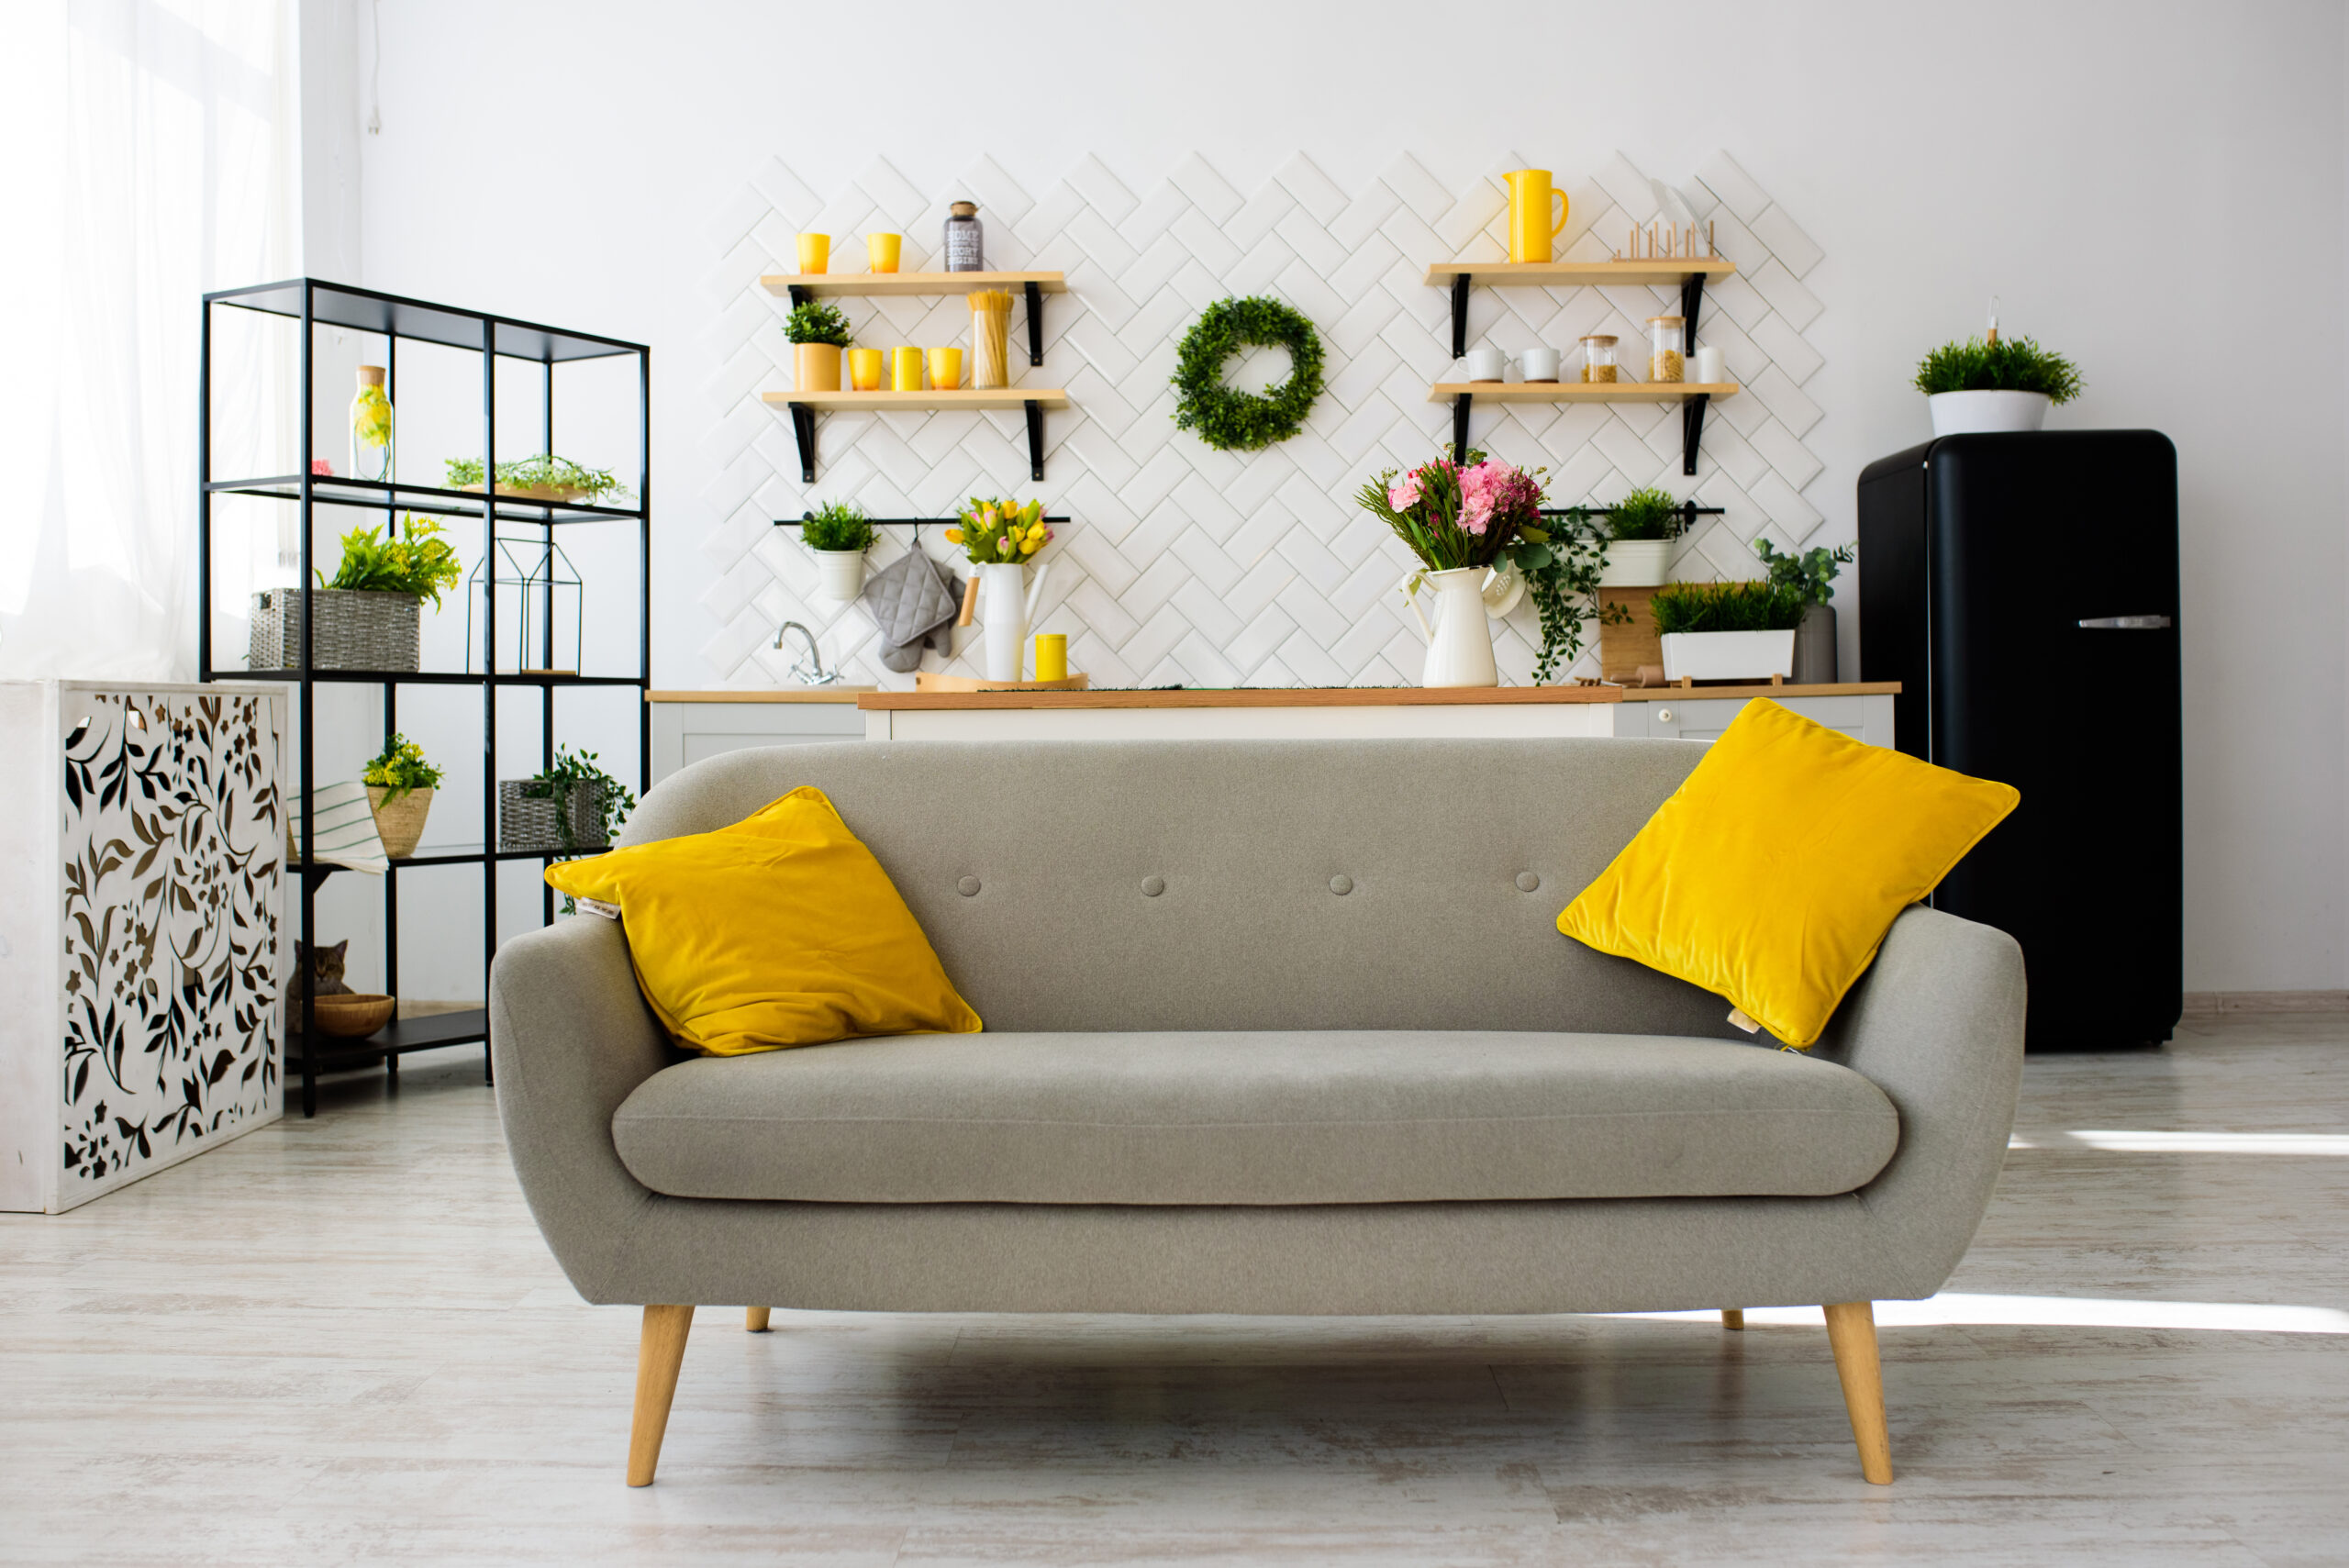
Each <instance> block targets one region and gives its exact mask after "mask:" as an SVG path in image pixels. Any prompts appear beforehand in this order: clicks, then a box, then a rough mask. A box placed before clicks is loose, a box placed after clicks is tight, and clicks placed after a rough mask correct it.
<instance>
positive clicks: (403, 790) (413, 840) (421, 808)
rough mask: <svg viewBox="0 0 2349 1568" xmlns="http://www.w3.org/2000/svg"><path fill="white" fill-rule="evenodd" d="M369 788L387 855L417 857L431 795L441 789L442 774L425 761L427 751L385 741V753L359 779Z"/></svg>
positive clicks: (400, 740)
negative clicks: (418, 841) (413, 855)
mask: <svg viewBox="0 0 2349 1568" xmlns="http://www.w3.org/2000/svg"><path fill="white" fill-rule="evenodd" d="M359 779H360V782H361V783H362V784H365V785H366V786H367V808H368V809H369V810H370V811H372V812H373V813H374V814H375V837H377V838H378V839H381V840H383V841H384V853H385V854H386V855H389V856H390V857H391V858H392V859H394V860H395V861H401V860H406V858H407V857H408V856H410V855H412V854H414V853H416V845H417V840H419V839H421V838H423V837H424V818H425V817H426V816H427V815H428V814H429V812H430V811H431V810H432V792H433V791H434V790H436V789H438V788H439V787H440V769H439V768H436V767H434V766H433V765H432V764H431V763H430V762H426V761H425V760H424V750H423V748H422V747H420V746H418V745H417V743H416V742H415V741H413V740H409V739H408V738H407V737H406V736H405V735H401V734H398V733H396V732H395V733H394V734H391V735H388V736H386V737H384V749H383V751H381V752H379V753H378V754H377V755H376V757H375V760H374V761H373V762H369V763H368V764H367V766H366V768H365V770H364V771H363V772H362V773H360V775H359Z"/></svg>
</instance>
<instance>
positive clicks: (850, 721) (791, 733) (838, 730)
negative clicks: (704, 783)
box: [650, 687, 872, 784]
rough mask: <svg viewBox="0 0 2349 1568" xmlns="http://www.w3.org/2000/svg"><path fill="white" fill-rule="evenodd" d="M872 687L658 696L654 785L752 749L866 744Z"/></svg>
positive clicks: (654, 726) (654, 714) (654, 725)
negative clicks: (860, 705) (724, 754)
mask: <svg viewBox="0 0 2349 1568" xmlns="http://www.w3.org/2000/svg"><path fill="white" fill-rule="evenodd" d="M871 689H872V688H870V687H850V688H847V689H845V690H843V689H841V688H840V687H830V688H821V687H819V688H815V689H812V690H809V691H805V692H800V691H790V692H654V693H652V694H651V698H650V700H651V704H652V782H653V783H654V784H659V783H660V782H661V781H662V779H665V778H667V777H668V776H669V775H670V774H671V773H675V772H676V771H677V770H678V769H679V768H683V767H685V766H688V765H689V764H691V763H694V762H701V761H703V760H704V759H705V758H709V757H715V756H717V755H718V753H719V752H721V751H742V750H745V749H746V748H749V747H752V746H796V745H799V744H801V743H802V742H805V741H809V740H863V739H864V716H863V714H861V713H859V712H857V711H856V698H857V694H858V692H859V691H869V690H871Z"/></svg>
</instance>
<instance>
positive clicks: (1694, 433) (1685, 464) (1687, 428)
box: [1680, 392, 1713, 473]
mask: <svg viewBox="0 0 2349 1568" xmlns="http://www.w3.org/2000/svg"><path fill="white" fill-rule="evenodd" d="M1712 400H1713V398H1712V395H1711V394H1710V393H1707V392H1700V393H1698V395H1696V396H1694V397H1692V398H1690V399H1689V400H1688V401H1687V402H1686V403H1684V404H1682V405H1681V406H1680V472H1681V473H1696V472H1697V446H1698V442H1699V441H1701V440H1702V439H1704V435H1705V405H1706V404H1708V403H1710V402H1711V401H1712Z"/></svg>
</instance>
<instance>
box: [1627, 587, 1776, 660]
mask: <svg viewBox="0 0 2349 1568" xmlns="http://www.w3.org/2000/svg"><path fill="white" fill-rule="evenodd" d="M1648 608H1649V611H1650V612H1651V613H1652V614H1653V616H1654V617H1655V628H1656V630H1657V631H1658V632H1659V633H1661V634H1662V640H1663V643H1664V679H1665V680H1667V681H1753V680H1768V679H1769V678H1770V677H1772V676H1774V675H1775V676H1778V677H1780V678H1782V679H1783V678H1784V677H1785V676H1787V675H1788V674H1790V673H1792V672H1793V669H1794V657H1795V628H1796V627H1797V626H1798V625H1800V624H1801V622H1802V612H1803V598H1802V594H1801V591H1800V590H1798V589H1796V588H1792V587H1787V586H1782V585H1781V584H1776V583H1667V584H1664V586H1663V587H1661V588H1659V589H1657V590H1656V592H1655V597H1653V599H1650V600H1649V601H1648Z"/></svg>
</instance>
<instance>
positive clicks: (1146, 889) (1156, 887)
mask: <svg viewBox="0 0 2349 1568" xmlns="http://www.w3.org/2000/svg"><path fill="white" fill-rule="evenodd" d="M1165 891H1166V879H1165V878H1164V877H1163V876H1146V877H1143V878H1142V879H1141V895H1142V896H1143V897H1144V898H1155V897H1157V896H1158V895H1160V894H1162V893H1163V892H1165Z"/></svg>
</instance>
